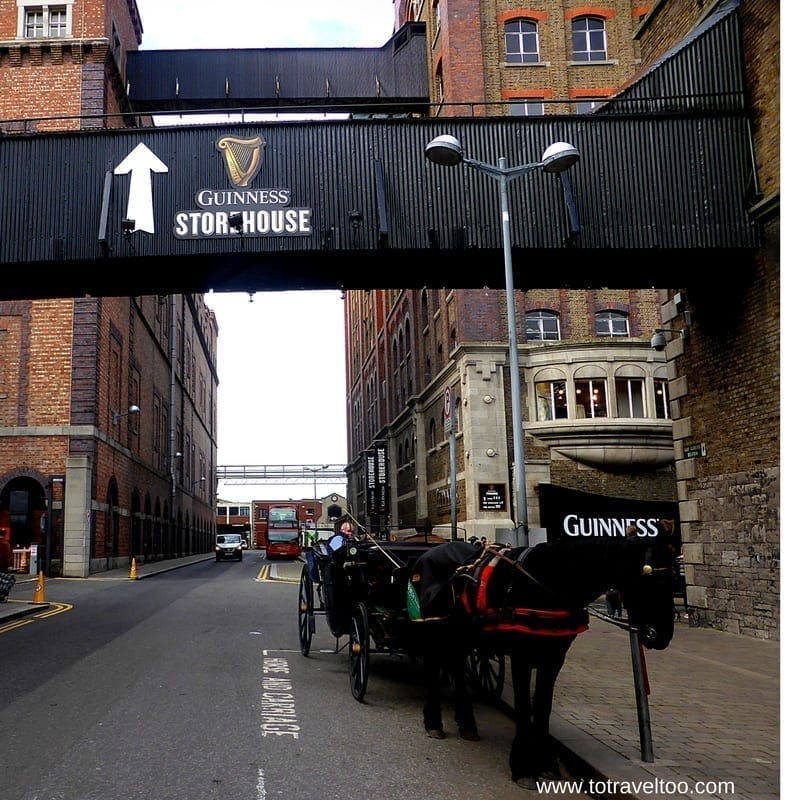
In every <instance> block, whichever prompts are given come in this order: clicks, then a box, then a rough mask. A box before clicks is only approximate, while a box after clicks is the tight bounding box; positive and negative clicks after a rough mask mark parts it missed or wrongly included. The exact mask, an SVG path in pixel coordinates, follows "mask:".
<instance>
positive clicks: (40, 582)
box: [33, 571, 47, 603]
mask: <svg viewBox="0 0 800 800" xmlns="http://www.w3.org/2000/svg"><path fill="white" fill-rule="evenodd" d="M33 602H34V603H46V602H47V601H46V600H45V599H44V572H41V571H40V572H39V575H38V576H37V578H36V590H35V591H34V593H33Z"/></svg>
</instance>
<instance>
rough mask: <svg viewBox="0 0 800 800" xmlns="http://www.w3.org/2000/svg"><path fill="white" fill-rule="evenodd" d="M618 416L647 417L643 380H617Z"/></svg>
mask: <svg viewBox="0 0 800 800" xmlns="http://www.w3.org/2000/svg"><path fill="white" fill-rule="evenodd" d="M615 389H616V392H617V416H619V417H645V416H647V415H646V414H645V409H644V381H643V380H642V379H641V378H617V379H616V381H615Z"/></svg>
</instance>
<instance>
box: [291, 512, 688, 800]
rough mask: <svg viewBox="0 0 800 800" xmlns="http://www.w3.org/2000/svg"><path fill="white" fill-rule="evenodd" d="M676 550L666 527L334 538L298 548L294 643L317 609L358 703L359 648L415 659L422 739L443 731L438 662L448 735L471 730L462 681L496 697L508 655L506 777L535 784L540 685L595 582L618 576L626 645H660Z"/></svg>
mask: <svg viewBox="0 0 800 800" xmlns="http://www.w3.org/2000/svg"><path fill="white" fill-rule="evenodd" d="M678 550H679V542H678V541H677V539H676V537H674V535H673V530H672V527H671V526H669V527H668V528H666V527H665V528H661V529H659V531H658V532H657V535H651V534H650V533H649V532H646V531H645V532H642V531H638V530H637V529H635V528H634V529H633V532H631V531H626V533H625V535H624V536H619V537H610V538H607V539H602V540H600V541H597V542H592V543H591V544H587V543H585V542H582V541H579V540H572V539H569V538H563V539H559V540H556V541H554V542H546V543H542V544H539V545H536V546H535V547H525V546H521V547H514V548H512V547H505V546H500V545H488V546H486V547H481V546H480V545H472V544H469V543H468V542H461V541H451V542H443V543H437V544H431V543H427V542H410V541H408V540H406V541H404V542H391V543H388V542H379V541H377V540H375V539H372V538H371V537H369V536H367V537H366V540H358V539H352V538H346V537H345V536H343V535H341V534H337V535H335V536H333V537H332V538H331V539H330V540H329V541H328V542H326V543H321V544H317V545H315V546H314V547H313V548H312V549H311V550H310V551H308V553H307V563H306V564H305V565H304V567H303V570H302V574H301V581H300V597H299V608H298V614H299V628H300V645H301V651H302V652H303V654H304V655H306V656H307V655H308V654H309V651H310V647H311V638H312V636H313V634H314V631H315V618H316V615H317V613H320V614H321V613H324V614H325V616H326V618H327V621H328V626H329V628H330V631H331V633H332V634H333V635H334V636H335V637H336V638H337V642H338V639H339V638H340V637H344V636H346V637H347V648H348V653H349V658H350V688H351V691H352V693H353V696H354V697H355V698H356V699H357V700H362V699H363V698H364V694H365V692H366V688H367V679H368V676H369V661H370V654H371V653H395V654H401V653H408V654H411V655H414V656H418V657H419V658H420V660H421V661H422V663H423V665H424V670H425V678H426V685H427V699H426V702H425V707H424V709H423V721H424V726H425V731H426V733H427V735H428V736H429V737H431V738H434V739H441V738H443V737H444V735H445V733H444V727H443V724H442V716H441V700H442V698H441V675H442V671H446V672H447V673H449V675H450V678H451V679H452V681H453V688H454V693H455V712H456V713H455V721H456V725H457V727H458V732H459V735H460V736H461V737H462V738H464V739H472V740H475V739H478V738H479V736H478V731H477V724H476V721H475V717H474V714H473V708H472V701H471V699H470V692H469V691H468V688H467V684H468V682H472V683H473V685H476V684H477V685H478V688H480V689H482V690H484V691H488V692H489V693H490V694H495V695H496V694H497V693H499V691H500V690H501V689H502V685H503V680H504V677H505V676H504V665H505V662H506V659H508V660H509V662H510V664H511V675H512V684H513V697H514V723H515V735H514V739H513V742H512V746H511V752H510V755H509V766H510V767H511V776H512V779H513V780H514V781H515V782H516V783H517V784H518V785H520V786H523V787H525V788H530V789H535V788H536V786H537V781H538V779H539V776H541V775H545V774H553V773H554V772H555V770H556V766H555V765H556V751H555V748H554V744H553V741H552V739H551V737H550V735H549V720H550V714H551V711H552V706H553V691H554V687H555V683H556V679H557V677H558V674H559V672H560V670H561V667H562V666H563V664H564V660H565V658H566V655H567V652H568V650H569V648H570V646H571V645H572V642H573V641H574V640H575V638H576V637H577V636H578V635H579V634H580V633H581V632H582V631H583V630H585V629H586V628H587V626H588V610H587V609H588V606H589V604H590V603H591V602H593V601H594V600H595V599H597V598H598V597H600V596H601V594H603V593H604V592H605V590H606V588H607V587H608V586H610V585H614V586H618V587H619V588H620V590H621V592H622V596H623V599H624V602H625V606H626V609H627V612H628V620H627V623H626V626H627V627H629V629H630V630H631V635H632V637H633V638H632V640H631V652H632V654H633V653H634V652H637V653H638V652H639V650H640V649H641V648H640V647H638V645H639V644H640V645H643V646H644V647H646V648H649V649H655V650H660V649H663V648H665V647H667V645H668V644H669V642H670V640H671V639H672V634H673V631H674V603H673V597H672V588H673V578H672V576H673V566H674V562H675V555H676V553H677V552H678ZM637 637H638V638H637ZM634 639H635V640H636V643H637V646H636V647H634ZM338 651H339V647H338V644H337V652H338ZM534 670H535V674H536V677H535V681H534V682H533V693H531V689H532V683H531V681H532V674H533V671H534ZM638 694H640V693H639V692H638V690H637V702H639V697H638ZM643 751H644V748H643Z"/></svg>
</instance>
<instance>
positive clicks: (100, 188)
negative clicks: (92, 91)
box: [0, 112, 758, 299]
mask: <svg viewBox="0 0 800 800" xmlns="http://www.w3.org/2000/svg"><path fill="white" fill-rule="evenodd" d="M442 133H450V134H453V135H455V136H457V137H458V138H459V140H460V141H461V142H463V143H464V145H465V148H466V149H467V151H468V152H467V155H469V156H470V157H472V158H475V159H479V160H481V161H483V162H486V163H489V164H496V163H497V161H498V159H499V158H500V157H505V158H507V160H508V164H509V166H516V165H519V164H529V163H533V162H538V161H539V160H540V159H541V155H542V153H543V151H544V150H545V149H546V148H547V147H548V146H549V144H551V143H552V142H554V141H567V142H570V143H571V144H573V145H574V146H575V147H576V148H577V149H578V150H579V151H580V154H581V158H580V160H579V161H578V162H577V163H576V164H574V165H573V166H572V167H571V168H570V169H569V172H568V176H569V190H570V193H571V195H572V197H573V198H574V208H573V209H572V211H573V213H570V209H568V203H567V202H566V196H567V195H566V194H565V185H564V183H563V181H562V179H561V178H560V177H559V176H558V175H552V174H547V173H544V172H543V171H542V170H534V171H532V172H531V173H530V174H528V175H526V176H525V177H522V178H520V179H518V180H516V181H514V182H513V184H512V185H511V186H510V187H509V196H510V207H511V226H512V237H513V265H514V272H515V275H514V282H515V286H516V287H517V288H519V289H527V288H537V287H544V286H547V287H555V286H564V287H572V288H593V287H600V286H609V287H637V286H661V285H664V284H665V282H666V281H667V275H669V281H668V282H669V283H670V285H685V286H697V285H698V284H706V283H707V284H711V283H713V282H715V279H716V276H715V274H714V272H712V270H711V267H710V265H711V264H712V263H719V261H720V259H722V260H724V262H725V263H726V267H727V271H728V274H735V272H736V269H737V267H738V266H739V265H741V267H742V269H744V268H745V267H746V265H747V264H748V263H750V260H751V257H752V253H753V251H754V249H755V248H756V247H757V245H758V229H757V225H756V224H755V223H754V222H753V220H752V219H751V218H750V217H748V214H747V210H746V207H747V202H748V197H747V196H746V186H747V178H748V176H750V175H751V174H752V170H753V164H752V163H751V157H750V139H749V132H748V126H747V119H746V115H745V114H744V112H742V113H740V114H736V113H730V114H726V115H720V114H715V113H712V112H709V113H708V114H703V113H685V114H674V115H670V116H669V117H665V116H663V115H655V114H652V115H647V114H637V115H632V116H612V115H608V116H601V115H591V116H581V117H558V118H552V117H551V118H526V119H517V118H483V119H463V118H459V119H439V120H431V119H387V120H355V119H349V120H336V121H319V120H314V121H302V122H270V123H261V122H248V123H239V124H227V123H226V124H220V125H210V126H209V125H202V126H201V125H193V126H180V127H164V128H144V129H141V128H138V129H123V130H91V131H80V132H67V133H51V134H32V135H29V134H18V135H13V136H5V137H3V138H2V139H0V170H2V174H3V176H4V185H6V186H8V187H14V188H13V191H5V192H3V193H2V195H0V230H2V231H3V236H2V237H0V264H2V265H4V270H3V281H2V282H1V283H0V298H9V299H12V298H28V299H36V298H42V297H75V296H80V295H84V294H88V295H97V296H103V295H106V296H108V295H120V294H124V295H139V294H174V293H185V292H198V293H202V292H206V291H208V290H214V291H245V292H257V291H258V292H261V291H280V290H293V289H303V290H304V289H356V288H361V289H369V288H412V289H413V288H420V287H423V286H428V287H437V286H438V287H449V288H480V287H488V288H503V287H504V286H505V275H504V263H503V257H502V231H501V224H500V198H499V192H498V189H497V186H495V185H494V183H495V181H493V180H491V179H488V178H487V176H486V175H484V174H481V173H480V172H478V171H477V170H474V169H471V168H469V167H468V166H465V165H464V164H461V165H459V166H455V167H442V166H438V165H436V164H433V163H431V162H429V161H428V160H426V158H425V155H424V152H425V146H426V144H427V143H428V142H429V141H430V140H431V139H433V138H434V137H435V136H437V135H440V134H442ZM240 142H250V143H255V145H256V146H255V150H254V151H253V152H256V153H258V154H259V156H258V157H259V158H260V159H261V160H260V163H259V164H257V165H256V167H257V168H256V169H255V170H254V172H253V174H252V175H249V176H247V179H246V182H245V183H244V184H243V183H242V175H241V174H237V172H236V169H237V168H236V167H235V166H232V165H231V163H230V162H229V161H227V160H226V159H227V156H228V154H229V153H230V151H231V150H232V148H233V145H234V144H236V143H240ZM226 151H227V152H226ZM676 153H678V154H680V155H681V158H676V156H675V154H676ZM237 180H238V181H239V185H237ZM237 215H239V216H238V217H237ZM242 218H244V219H245V221H246V224H245V225H243V226H241V227H237V225H236V221H237V219H242ZM712 252H713V255H714V259H713V262H712V260H711V259H710V258H709V254H710V253H712ZM12 265H13V266H12Z"/></svg>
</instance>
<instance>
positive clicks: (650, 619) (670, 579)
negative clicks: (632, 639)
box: [619, 520, 680, 650]
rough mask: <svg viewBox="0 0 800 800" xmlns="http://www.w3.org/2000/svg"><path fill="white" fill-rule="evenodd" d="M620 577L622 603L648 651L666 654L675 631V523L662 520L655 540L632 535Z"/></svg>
mask: <svg viewBox="0 0 800 800" xmlns="http://www.w3.org/2000/svg"><path fill="white" fill-rule="evenodd" d="M624 551H625V554H624V558H623V563H624V565H625V566H624V569H623V572H622V574H621V575H620V581H619V583H620V587H619V588H620V589H621V591H622V600H623V602H624V603H625V607H626V608H627V610H628V619H629V621H630V623H631V625H635V626H636V627H637V628H638V629H639V639H640V641H641V642H642V644H643V645H644V646H645V647H648V648H651V649H653V650H663V649H664V648H665V647H666V646H667V645H668V644H669V643H670V641H671V640H672V634H673V633H674V631H675V604H674V601H673V588H674V581H675V573H674V566H675V559H676V558H677V556H678V553H679V551H680V542H679V541H678V537H677V534H676V533H675V530H674V526H673V524H672V520H662V521H661V524H660V525H659V530H658V534H657V535H656V536H654V537H651V536H647V537H639V536H637V535H635V534H634V535H630V536H628V538H627V539H626V541H625V545H624Z"/></svg>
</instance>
